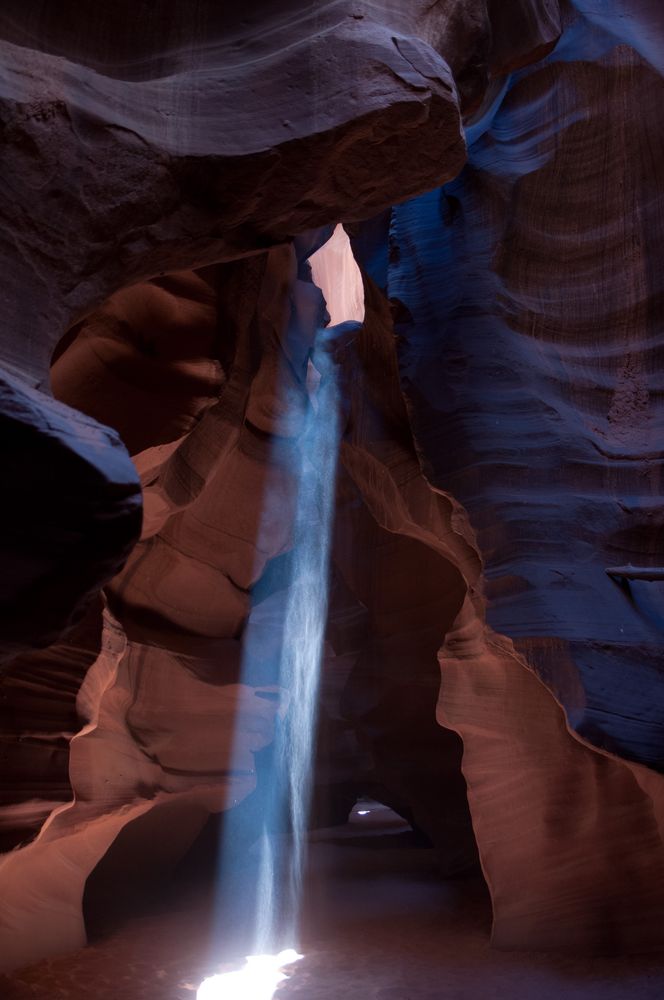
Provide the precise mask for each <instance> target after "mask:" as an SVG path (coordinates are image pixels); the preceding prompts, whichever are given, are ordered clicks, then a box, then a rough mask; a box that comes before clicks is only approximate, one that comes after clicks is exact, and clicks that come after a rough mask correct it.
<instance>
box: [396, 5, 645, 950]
mask: <svg viewBox="0 0 664 1000" xmlns="http://www.w3.org/2000/svg"><path fill="white" fill-rule="evenodd" d="M600 20H601V18H600ZM596 22H597V18H595V17H592V19H591V23H589V22H588V21H585V20H584V19H583V18H580V17H577V16H576V15H574V14H573V13H572V12H568V15H567V24H566V30H565V34H564V35H563V38H562V40H561V42H560V44H559V45H558V47H557V48H556V50H555V52H554V53H553V54H552V55H551V56H549V57H548V58H547V59H546V60H545V61H544V62H543V63H541V64H538V65H537V66H534V67H531V68H530V69H526V70H522V71H520V72H518V73H515V74H514V75H513V76H512V77H511V78H510V80H509V82H508V83H507V84H506V86H505V90H504V95H503V97H502V98H501V99H500V102H499V103H498V104H496V105H494V107H492V108H491V109H489V110H487V111H486V113H485V114H484V115H483V117H480V118H478V119H477V120H476V121H475V122H474V124H473V126H472V128H471V129H469V133H468V135H469V139H472V141H470V142H469V161H468V165H467V166H466V168H465V169H464V171H463V172H462V173H461V174H460V176H459V178H457V179H456V180H455V181H454V182H452V183H450V184H447V185H446V186H445V187H444V188H443V189H442V190H440V191H437V192H435V193H432V194H430V195H426V196H424V197H423V198H422V199H419V200H416V201H414V202H411V203H409V204H408V205H405V206H401V207H398V208H396V209H395V210H394V213H393V217H392V228H391V232H390V246H391V257H390V266H389V275H388V279H387V289H388V295H389V296H390V297H391V298H392V300H393V302H394V308H395V317H396V324H395V329H396V331H397V333H398V336H399V357H400V367H401V375H402V385H403V388H404V392H405V395H406V398H407V402H408V407H409V413H410V415H411V422H412V426H413V430H414V434H415V438H416V441H417V444H418V447H419V450H420V456H421V460H422V464H423V468H424V469H425V471H426V474H427V477H428V479H429V481H430V482H431V483H432V484H433V485H435V486H437V487H439V488H444V489H445V490H449V491H450V492H451V493H452V494H453V495H454V496H455V497H456V498H457V499H458V500H459V501H460V502H462V503H463V504H464V506H465V507H466V509H467V510H468V513H469V515H470V519H471V523H472V525H473V527H474V529H475V531H476V533H477V546H478V549H479V551H480V552H481V553H482V556H483V560H484V564H485V576H486V586H485V595H486V600H487V611H486V616H487V623H488V624H489V625H490V626H491V629H492V630H493V632H494V633H496V635H495V638H490V636H489V635H485V636H484V637H483V636H482V629H481V628H480V626H479V625H478V624H473V621H474V617H475V613H476V612H475V611H474V610H472V609H471V607H470V606H468V607H467V608H466V611H465V616H462V617H461V618H460V619H459V622H458V623H457V626H456V630H453V631H452V632H451V633H448V637H447V641H446V644H445V646H444V648H443V651H442V653H441V666H442V687H441V695H440V701H439V717H440V719H441V721H443V722H444V723H445V724H447V725H450V726H452V728H455V729H456V730H457V731H458V732H459V733H460V735H461V737H462V739H463V742H464V765H463V766H464V773H465V775H466V778H467V780H468V783H469V794H470V801H471V812H472V815H473V823H474V827H475V831H476V834H477V837H478V843H479V849H480V854H481V857H482V861H483V865H484V869H485V872H486V874H487V879H488V881H489V884H490V886H491V888H492V892H493V901H494V910H495V928H494V940H495V941H496V942H497V943H500V944H504V945H508V946H515V945H523V944H528V945H530V946H533V947H537V948H544V947H552V946H555V945H556V944H558V945H563V946H569V945H575V944H577V945H579V946H596V947H600V948H601V947H604V948H609V947H612V946H615V944H616V942H619V943H620V944H621V945H625V946H629V947H631V948H639V947H648V946H652V945H657V946H661V943H662V942H661V935H660V932H659V928H660V927H661V915H662V910H663V908H664V873H663V871H662V857H661V840H660V837H661V796H662V782H661V778H660V777H659V776H658V775H656V774H654V773H652V772H650V771H647V770H646V769H645V768H644V767H643V766H641V765H646V766H647V767H649V768H653V769H655V770H660V769H661V767H662V762H663V760H664V757H663V755H662V754H663V749H664V743H663V738H664V725H663V723H664V716H663V715H662V710H661V706H662V697H661V692H662V680H663V675H662V671H661V648H662V622H663V619H662V610H663V608H664V606H663V605H662V596H663V595H662V590H661V588H662V584H661V583H658V582H657V580H656V579H655V577H656V576H657V573H656V572H655V573H652V572H651V576H652V577H653V578H652V579H651V580H650V582H648V581H647V580H633V581H630V582H628V581H623V585H622V586H620V585H618V583H617V582H616V580H615V579H613V578H612V577H611V576H610V575H608V574H607V569H608V568H611V567H616V566H618V567H620V566H622V567H625V566H626V565H631V566H632V567H640V568H641V569H645V570H646V571H647V572H648V571H652V570H653V569H656V567H657V566H660V565H661V562H662V545H661V530H662V525H661V509H662V460H663V458H664V456H663V453H662V442H663V441H664V411H663V410H662V405H661V404H662V388H663V383H662V366H661V360H662V356H663V355H662V331H661V322H660V319H659V312H658V306H657V303H658V302H659V301H660V300H661V296H662V280H661V274H660V272H659V269H658V267H657V264H656V261H657V260H658V259H659V257H660V256H661V249H662V236H663V233H664V231H663V229H662V226H663V220H664V217H663V216H662V212H661V206H660V204H659V196H658V195H657V194H656V191H657V189H658V176H659V162H660V154H659V153H658V143H659V141H660V135H661V130H660V128H659V125H658V122H659V117H660V111H659V109H660V104H661V100H662V96H663V94H664V89H663V88H664V82H663V81H662V79H661V77H660V76H659V75H658V74H657V73H656V72H655V70H654V68H653V66H651V65H649V64H648V63H647V62H646V61H645V60H644V59H643V58H642V56H641V55H640V54H639V52H638V51H637V50H636V49H635V48H632V47H630V46H628V45H625V44H624V41H633V40H634V39H633V38H632V37H631V36H630V35H629V31H628V33H627V37H625V38H624V39H623V38H621V37H616V35H615V34H612V35H608V34H606V33H604V32H603V31H601V30H599V28H598V25H597V23H596ZM626 27H629V29H630V31H631V29H632V27H633V23H632V21H631V20H630V21H629V23H628V25H627V26H626ZM612 30H613V31H614V32H616V33H619V31H620V26H619V24H618V22H617V21H614V22H612ZM621 42H623V44H620V43H621ZM591 55H592V59H590V58H589V57H590V56H591ZM628 572H629V571H628ZM647 572H646V575H647ZM464 617H465V621H464ZM487 643H488V645H487ZM533 674H534V675H535V676H533ZM536 678H538V679H536ZM541 682H543V684H542V683H541ZM543 685H544V686H543ZM547 689H548V693H547ZM551 695H553V698H555V701H554V700H553V698H551ZM556 701H557V702H558V703H559V704H560V705H561V706H562V709H563V710H564V715H562V714H559V710H558V708H557V705H556ZM538 719H539V722H538V721H537V720H538ZM563 723H565V724H566V725H567V727H568V728H569V730H571V731H572V733H573V734H574V735H575V736H576V737H577V738H578V739H579V740H580V741H582V742H581V743H574V742H570V740H569V737H568V735H567V732H566V731H565V729H564V727H563ZM597 751H599V752H600V753H598V752H597ZM630 762H635V763H634V764H631V763H630ZM510 802H511V803H512V805H511V806H510V805H509V803H510ZM524 871H527V872H528V873H529V876H528V881H527V883H525V884H523V888H522V891H521V892H520V893H519V894H516V893H515V892H514V890H513V886H514V884H515V881H516V880H517V879H518V878H519V875H520V873H521V872H524Z"/></svg>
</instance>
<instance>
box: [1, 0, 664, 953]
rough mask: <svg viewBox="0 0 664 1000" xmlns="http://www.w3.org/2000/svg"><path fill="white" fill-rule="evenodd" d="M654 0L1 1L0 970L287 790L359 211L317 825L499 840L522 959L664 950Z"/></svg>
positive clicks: (468, 858) (467, 844)
mask: <svg viewBox="0 0 664 1000" xmlns="http://www.w3.org/2000/svg"><path fill="white" fill-rule="evenodd" d="M579 7H580V8H581V7H582V5H579ZM661 27H662V24H661V17H660V15H659V13H658V11H657V10H655V7H654V5H653V4H652V3H650V4H649V3H646V2H643V3H635V4H633V5H629V6H628V5H627V4H623V3H619V2H618V0H615V2H613V0H611V2H607V3H606V4H602V5H600V6H598V7H597V9H596V10H590V11H588V12H583V11H582V12H580V11H579V10H577V8H576V5H574V4H571V3H567V2H565V3H558V2H557V0H510V2H505V3H498V2H493V0H475V2H471V3H468V2H465V0H445V2H442V3H433V4H431V3H429V2H428V0H427V2H423V0H422V2H420V0H417V2H415V3H401V2H398V0H394V2H385V3H369V2H357V3H347V2H341V3H324V4H316V5H314V6H313V7H312V5H304V4H303V3H301V2H296V0H292V2H290V3H286V4H279V5H277V6H276V7H275V6H274V5H268V4H265V3H251V2H250V3H248V4H245V5H244V6H243V8H242V9H241V10H237V11H235V10H231V9H230V8H229V6H228V5H219V4H217V3H212V2H207V0H199V2H197V3H196V4H189V5H186V6H185V5H183V4H181V3H176V2H174V0H173V2H171V0H162V2H159V3H157V4H155V5H153V6H152V7H151V8H150V11H147V8H146V9H145V10H143V8H140V10H137V9H135V8H134V7H131V8H130V6H129V5H125V4H124V3H120V4H114V5H110V4H106V3H103V4H102V5H101V6H100V7H97V8H95V10H94V11H92V10H90V11H81V10H75V9H74V8H73V7H70V5H68V4H63V5H58V10H57V11H56V10H55V8H54V7H52V6H51V5H46V4H41V3H35V4H27V5H26V4H18V3H14V2H9V3H6V4H5V5H4V6H3V10H2V12H0V38H1V39H2V41H1V42H0V51H1V53H2V57H3V64H4V69H5V72H4V75H3V80H2V84H0V123H1V124H2V128H3V132H2V141H3V150H4V151H5V154H6V156H7V162H8V163H10V164H11V167H12V169H11V171H10V174H9V177H10V180H9V182H8V184H7V185H6V187H5V189H3V191H2V192H0V218H1V219H2V223H3V225H2V227H1V233H2V235H0V255H2V259H3V261H4V262H5V274H6V289H7V294H6V295H5V296H3V297H2V300H1V305H0V320H1V322H0V360H1V361H2V364H3V365H4V366H5V368H6V371H7V374H6V375H3V376H2V379H3V381H2V389H1V391H0V403H1V404H2V407H0V409H2V413H3V417H2V419H3V421H4V423H3V425H2V427H3V443H4V441H5V439H6V440H7V442H8V445H9V446H8V451H7V453H8V455H9V460H10V476H9V480H8V484H9V485H8V488H7V491H6V496H7V498H8V499H9V501H10V503H9V508H10V509H9V515H8V516H7V518H6V519H5V520H4V521H3V525H4V528H3V530H4V538H3V543H4V551H5V553H7V556H8V561H7V563H6V566H7V567H8V572H7V573H6V576H5V577H4V585H5V588H6V590H5V594H3V600H4V604H3V605H2V609H1V612H0V613H1V614H2V619H1V621H0V623H1V624H2V626H3V628H2V641H3V642H4V646H3V647H2V651H3V652H4V654H5V655H6V656H8V657H14V659H13V660H12V662H11V663H10V664H9V666H8V667H7V669H6V671H5V672H4V674H3V675H2V676H1V677H0V698H1V699H2V701H1V702H0V704H1V706H2V711H3V721H2V726H3V737H2V743H1V744H0V745H1V746H2V754H3V758H4V760H5V761H6V763H7V767H6V773H5V774H3V778H2V786H1V791H2V798H1V799H0V803H1V807H0V836H1V837H2V839H1V840H0V844H1V845H2V847H3V848H5V849H9V848H12V847H15V846H17V845H22V846H21V847H20V849H19V850H16V851H11V852H10V853H5V854H4V855H3V856H2V858H0V967H9V966H12V965H13V966H16V965H20V964H25V963H27V962H30V961H32V960H33V959H36V958H38V957H41V956H43V955H46V954H56V953H58V952H63V951H67V950H69V949H73V948H77V947H79V946H81V945H82V944H83V943H84V942H85V939H86V927H85V919H84V914H83V899H84V898H85V900H86V912H87V916H88V919H89V921H91V922H92V923H94V921H95V920H96V919H97V918H98V916H99V913H101V912H103V910H104V907H105V905H106V903H107V902H108V901H109V899H110V897H112V895H113V893H114V892H115V889H116V887H120V886H121V884H122V883H123V882H124V883H126V882H127V881H134V880H135V881H136V883H137V884H138V883H140V881H141V879H145V880H146V881H149V880H150V878H154V879H158V878H160V877H162V876H163V873H164V872H167V871H168V870H169V869H170V868H171V867H172V866H173V865H174V864H175V863H176V862H177V861H178V860H179V859H180V858H181V857H182V856H183V855H184V854H186V852H187V851H188V850H189V849H190V848H191V845H192V844H195V843H196V842H197V839H199V838H204V837H205V836H206V832H205V831H206V828H207V829H208V831H209V824H210V819H209V817H210V815H213V816H215V815H217V814H219V813H221V812H223V810H224V809H226V808H228V807H229V806H235V805H238V804H240V803H242V805H240V808H247V809H248V810H251V809H253V808H258V807H259V806H260V796H261V794H262V792H264V788H261V781H264V777H265V774H264V771H262V762H263V761H264V760H265V756H264V755H269V752H270V744H271V741H272V734H273V729H274V726H275V725H278V719H279V715H280V713H282V712H284V711H287V706H288V692H285V691H281V690H279V689H278V687H277V685H276V673H275V664H276V660H277V655H276V654H277V651H278V648H279V644H280V641H281V630H282V628H283V617H284V606H285V596H286V595H285V584H284V579H285V577H284V566H285V565H286V564H287V561H288V558H289V551H290V548H291V544H292V539H291V529H292V517H293V502H294V498H293V491H294V481H293V474H292V468H293V459H294V456H296V455H297V452H298V447H299V435H300V434H301V431H302V426H303V417H304V414H305V412H306V409H307V407H308V406H310V405H311V401H310V394H311V393H313V392H315V382H316V377H315V373H312V372H311V371H310V370H309V365H308V359H309V354H310V350H311V344H312V339H313V335H314V332H315V330H316V328H317V327H320V326H321V325H323V324H324V323H325V321H326V320H325V314H324V303H323V300H322V297H321V294H320V292H319V290H318V289H317V288H316V286H315V284H314V283H312V280H311V274H310V269H309V265H308V263H307V259H308V258H309V257H310V255H311V254H312V253H313V251H314V250H315V249H316V248H317V247H319V246H320V245H321V244H323V243H325V241H326V240H327V239H328V238H329V236H330V235H331V233H332V229H333V224H334V223H336V222H338V221H339V220H343V221H344V222H345V223H346V224H347V226H348V229H349V231H350V233H351V235H352V239H353V247H354V252H355V255H356V257H357V259H358V261H359V262H360V264H361V265H362V268H363V275H364V294H365V299H366V309H367V311H366V318H365V321H364V324H363V327H362V329H361V331H359V332H358V333H357V334H356V336H355V337H354V339H353V338H352V337H349V338H348V339H346V340H343V342H341V343H339V344H337V346H336V348H335V356H336V360H337V363H338V364H339V366H340V371H341V378H342V389H343V404H342V409H343V419H344V422H345V433H344V442H343V446H342V454H341V470H340V473H339V481H338V496H337V520H336V524H335V540H334V551H333V591H332V600H331V607H330V616H329V622H328V636H327V638H328V643H327V647H326V657H325V664H324V678H323V684H322V693H321V703H322V706H321V716H322V727H321V737H320V746H319V761H318V771H317V773H318V778H319V783H318V788H319V793H320V795H319V799H320V801H319V802H318V804H317V808H318V809H319V811H320V815H324V814H325V809H326V806H325V803H324V798H325V795H328V796H329V797H330V798H331V799H332V800H333V801H332V805H331V806H330V805H329V804H328V806H327V809H328V811H331V812H332V814H333V815H334V816H335V818H336V819H343V817H344V814H347V812H348V810H349V808H350V806H351V805H352V803H353V801H354V798H355V796H356V795H357V794H363V793H370V794H374V795H376V796H378V797H379V798H381V799H382V801H385V802H388V803H389V804H390V805H391V806H393V808H395V809H397V810H398V811H399V812H401V814H402V815H404V816H405V817H407V818H408V820H409V821H410V822H412V824H413V825H414V826H415V827H416V828H417V829H418V830H419V831H421V832H422V833H423V834H424V835H426V837H428V838H429V840H430V841H431V842H432V843H433V844H434V846H435V847H436V848H437V852H438V856H439V860H440V865H441V868H442V870H443V871H444V872H445V873H446V874H458V873H461V872H464V871H467V870H468V869H470V868H472V866H473V865H474V863H475V862H476V860H477V857H478V853H479V860H480V861H481V864H482V868H483V871H484V873H485V876H486V879H487V883H488V885H489V888H490V891H491V895H492V903H493V909H494V929H493V941H494V943H496V944H498V945H501V946H506V947H530V948H537V949H546V948H574V947H577V948H578V947H585V948H587V949H594V950H602V949H604V950H609V949H612V948H613V949H620V948H623V949H629V950H639V949H647V948H652V947H660V946H661V945H662V943H663V941H662V930H661V928H662V926H663V925H662V916H663V915H664V851H663V849H662V843H663V841H662V837H663V835H664V825H663V824H664V801H663V790H662V789H663V786H662V779H661V775H660V774H659V773H658V771H660V770H661V766H662V760H663V757H662V751H663V744H662V733H663V728H662V722H663V719H662V711H661V704H662V699H661V697H660V694H661V686H662V671H661V630H662V621H663V619H662V615H663V614H664V611H663V609H662V604H661V600H662V595H661V590H662V586H663V585H662V584H661V582H659V581H660V580H661V566H662V544H661V542H662V516H661V499H662V451H661V443H662V439H663V438H664V428H663V426H662V425H663V423H664V421H663V419H662V408H661V401H662V396H663V393H662V389H663V386H662V375H661V367H662V366H661V359H662V350H661V348H662V343H661V340H662V334H661V329H660V327H661V324H660V323H659V311H658V310H659V305H660V300H661V298H662V288H661V276H660V273H659V270H658V267H657V261H658V259H659V256H660V254H661V249H662V248H661V243H662V213H661V205H660V199H659V194H658V172H659V166H658V165H659V162H660V159H661V156H660V153H659V145H660V144H661V142H660V140H661V129H660V127H659V107H660V103H661V98H662V88H663V87H664V83H663V82H662V79H661V75H660V73H661V70H662V67H661V65H660V61H661V60H660V56H659V55H658V49H657V44H656V43H657V39H658V37H659V34H658V33H659V32H660V30H661ZM462 118H463V121H464V123H465V130H464V128H462ZM466 158H467V163H466V165H465V166H464V163H465V161H466ZM444 182H447V183H444ZM441 184H443V185H444V186H443V187H440V185H441ZM427 189H430V193H428V194H424V195H420V192H422V191H424V190H427ZM431 189H432V190H431ZM414 195H419V197H416V198H414V199H413V196H414ZM409 198H411V199H412V200H410V201H406V199H409ZM397 203H398V204H397ZM393 204H395V205H396V207H393V208H390V205H393ZM366 220H369V221H366ZM333 269H334V268H332V270H333ZM357 297H358V292H357V290H356V289H354V290H353V294H352V295H350V296H349V301H350V300H352V301H353V302H355V300H356V299H357ZM329 311H330V313H332V314H333V315H332V322H336V321H337V319H339V318H340V319H343V315H341V316H340V317H337V315H336V308H333V306H332V302H330V310H329ZM328 318H329V317H328ZM51 362H52V367H51V368H50V374H49V366H50V365H51ZM49 379H50V386H51V387H52V389H53V392H54V394H55V395H56V396H57V397H58V400H59V401H58V402H56V401H55V400H53V399H52V398H51V397H50V395H49V388H48V387H49ZM74 408H75V409H74ZM83 414H86V415H85V416H84V415H83ZM5 428H6V430H7V433H6V435H5V434H4V429H5ZM118 435H119V436H118ZM120 440H122V442H123V444H121V443H120ZM128 453H131V454H132V455H133V456H134V464H132V463H131V462H130V460H129V457H128ZM12 463H13V464H12ZM139 477H140V492H139ZM141 494H142V506H143V520H142V533H141V538H140V541H138V542H137V538H138V533H139V528H140V526H141ZM46 500H48V503H47V502H46ZM616 567H617V568H618V570H620V569H621V567H622V571H623V572H617V571H616ZM635 567H636V573H637V576H636V578H634V579H630V578H629V577H630V574H633V571H634V568H635ZM607 570H611V572H610V573H607ZM625 573H627V577H628V578H627V579H626V578H625ZM103 584H105V585H106V586H105V589H104V594H103V599H102V600H101V602H100V603H101V604H103V605H104V624H103V631H102V630H101V625H100V617H99V615H100V604H95V603H94V602H95V600H96V598H97V595H98V592H99V588H100V587H101V586H102V585H103ZM86 607H89V608H90V610H89V619H87V620H86V622H84V623H82V624H81V623H79V625H78V627H77V628H76V629H75V630H73V631H72V630H71V628H70V627H71V626H72V624H74V623H75V621H76V619H77V616H79V617H80V615H81V613H82V611H83V610H84V609H85V608H86ZM67 628H70V630H69V631H67V632H66V633H65V634H64V635H62V633H63V630H65V629H67ZM56 640H59V641H58V642H57V643H56ZM48 644H51V645H49V648H48V649H47V650H46V651H45V652H44V653H40V654H37V653H34V652H32V653H26V652H25V651H26V649H29V648H32V647H35V646H45V645H48ZM248 651H249V652H248ZM437 652H438V661H439V664H440V668H441V671H439V669H438V663H437V657H436V653H437ZM18 653H21V654H22V655H21V656H18V657H17V656H16V654H18ZM243 661H244V662H243ZM441 672H442V683H441ZM84 675H85V676H84ZM80 725H82V726H83V728H82V729H79V731H78V732H76V735H75V736H73V733H74V732H75V731H76V730H77V729H78V727H79V726H80ZM72 736H73V738H72ZM68 748H69V752H68V754H67V750H68ZM54 807H55V808H54ZM38 829H39V833H38V835H37V836H36V837H35V836H34V835H35V833H36V831H37V830H38ZM31 838H34V839H31ZM27 841H31V842H27Z"/></svg>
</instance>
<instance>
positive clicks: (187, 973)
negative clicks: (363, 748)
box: [0, 805, 664, 1000]
mask: <svg viewBox="0 0 664 1000" xmlns="http://www.w3.org/2000/svg"><path fill="white" fill-rule="evenodd" d="M358 808H362V809H367V808H369V809H370V811H369V813H368V815H366V816H360V815H357V810H356V812H355V813H354V815H353V817H352V822H351V823H350V824H348V825H347V826H345V827H336V828H333V829H329V830H322V831H318V832H317V833H315V834H314V835H313V837H312V844H311V871H310V876H309V882H308V889H307V898H306V901H305V905H304V911H303V920H302V944H301V950H302V951H304V953H305V960H304V961H303V962H301V963H299V964H298V965H297V966H296V967H295V972H294V974H293V976H292V978H291V979H290V980H289V982H288V983H286V984H284V986H283V987H282V989H281V990H280V992H279V994H278V997H279V998H280V1000H291V998H293V1000H554V998H555V1000H560V998H564V1000H661V998H663V997H664V956H662V958H661V960H658V959H652V958H648V959H643V958H629V959H625V958H622V959H619V958H602V959H599V958H595V959H580V958H565V957H560V956H551V955H542V954H529V955H528V954H521V953H514V952H512V953H505V952H497V951H493V950H492V949H490V948H489V945H488V928H489V920H490V911H489V905H488V900H487V897H486V893H485V890H484V888H483V886H482V885H481V884H480V883H479V882H478V881H459V882H443V881H442V880H441V879H440V878H439V877H438V875H437V873H436V868H435V861H434V858H433V854H432V852H431V851H430V850H428V849H426V848H422V847H418V846H417V845H416V843H415V841H414V838H413V837H412V835H411V834H410V833H409V832H408V831H407V828H405V827H404V826H403V824H402V823H401V822H400V821H399V820H398V819H397V818H396V817H394V815H393V814H391V813H390V812H389V811H388V810H386V809H384V807H376V806H374V805H371V806H367V805H365V806H361V807H358ZM251 877H252V872H251V869H249V868H246V869H245V870H244V871H243V872H240V873H238V878H237V881H236V884H235V886H234V888H233V890H232V891H233V892H234V893H235V901H234V905H233V908H232V913H228V912H227V913H226V914H223V915H222V917H221V926H220V930H219V935H220V939H221V940H223V946H222V947H221V949H220V950H218V949H217V948H214V949H212V951H211V942H210V924H211V921H210V908H209V901H207V900H205V899H204V898H203V894H202V892H201V890H200V889H198V890H196V892H195V893H194V892H192V891H191V890H190V891H189V892H188V893H184V894H182V893H181V892H180V894H179V895H178V897H177V898H176V899H172V898H171V899H164V900H161V901H160V903H158V904H156V905H154V906H153V907H152V910H151V911H150V912H148V913H146V914H145V915H143V916H141V917H138V918H134V919H133V920H132V921H131V922H129V923H128V924H125V925H124V926H123V927H122V928H121V929H119V930H117V931H115V932H114V933H112V934H110V935H109V936H107V937H106V938H104V939H103V940H102V941H100V942H98V943H97V944H95V945H92V946H90V947H88V948H86V949H85V950H84V951H81V952H78V953H76V954H74V955H69V956H65V957H63V958H59V959H56V960H53V961H51V962H42V963H40V964H39V965H38V966H34V967H32V968H30V969H26V970H23V971H21V972H20V973H15V974H14V975H13V976H11V977H1V976H0V997H1V998H2V1000H25V998H32V1000H65V998H67V1000H83V998H86V1000H87V998H95V1000H193V998H194V997H195V989H196V987H197V985H198V984H199V982H200V981H201V979H202V978H204V976H206V975H210V974H211V973H212V972H213V971H216V970H217V969H218V967H219V966H218V963H219V961H220V960H221V961H223V962H228V961H230V960H231V959H233V958H234V957H236V956H239V955H241V954H242V953H243V940H246V936H245V935H246V920H247V918H248V913H249V912H250V910H251V895H250V892H249V891H248V889H247V886H248V884H249V882H250V881H251ZM247 1000H250V998H247Z"/></svg>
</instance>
